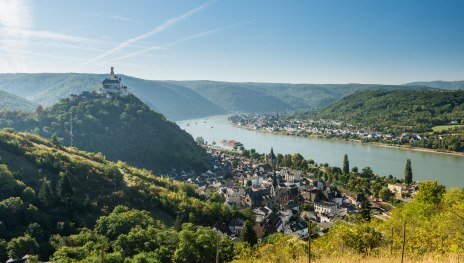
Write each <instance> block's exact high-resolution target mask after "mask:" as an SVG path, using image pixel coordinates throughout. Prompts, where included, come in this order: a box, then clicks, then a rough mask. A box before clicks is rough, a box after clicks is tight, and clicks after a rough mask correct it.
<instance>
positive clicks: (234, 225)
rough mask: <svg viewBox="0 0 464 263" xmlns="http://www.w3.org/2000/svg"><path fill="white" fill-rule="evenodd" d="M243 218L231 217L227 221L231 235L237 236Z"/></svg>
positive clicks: (241, 227) (240, 229)
mask: <svg viewBox="0 0 464 263" xmlns="http://www.w3.org/2000/svg"><path fill="white" fill-rule="evenodd" d="M244 222H245V221H244V220H243V218H232V220H230V222H229V231H230V233H231V234H232V235H235V236H239V235H240V233H241V232H242V229H243V224H244Z"/></svg>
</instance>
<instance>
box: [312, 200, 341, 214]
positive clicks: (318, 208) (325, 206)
mask: <svg viewBox="0 0 464 263" xmlns="http://www.w3.org/2000/svg"><path fill="white" fill-rule="evenodd" d="M314 211H315V212H316V213H321V214H322V213H330V214H335V213H336V212H337V204H335V203H332V202H316V203H314Z"/></svg>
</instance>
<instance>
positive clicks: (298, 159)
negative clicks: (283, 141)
mask: <svg viewBox="0 0 464 263" xmlns="http://www.w3.org/2000/svg"><path fill="white" fill-rule="evenodd" d="M303 160H304V157H303V156H302V155H301V154H300V153H294V154H292V157H291V161H292V168H295V169H300V168H301V163H302V161H303Z"/></svg>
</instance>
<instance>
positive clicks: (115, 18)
mask: <svg viewBox="0 0 464 263" xmlns="http://www.w3.org/2000/svg"><path fill="white" fill-rule="evenodd" d="M87 15H89V16H94V17H100V18H106V19H114V20H119V21H124V22H131V23H139V22H140V21H138V20H135V19H132V18H128V17H125V16H117V15H102V14H87Z"/></svg>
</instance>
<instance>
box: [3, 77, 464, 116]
mask: <svg viewBox="0 0 464 263" xmlns="http://www.w3.org/2000/svg"><path fill="white" fill-rule="evenodd" d="M106 76H107V75H106V74H78V73H37V74H25V73H18V74H0V90H3V91H6V92H9V93H12V94H14V95H17V96H20V97H22V98H26V99H28V100H30V101H32V102H33V103H35V104H40V105H43V106H49V105H52V104H54V103H56V102H58V101H59V100H60V99H61V98H66V97H69V96H70V95H71V94H79V93H80V92H82V91H88V90H94V89H97V88H98V87H99V86H100V85H101V81H102V80H103V79H104V78H105V77H106ZM122 78H123V81H124V83H125V84H126V85H127V86H128V89H129V92H131V93H133V94H135V95H136V96H137V97H139V98H140V99H141V100H142V101H144V102H145V103H147V104H148V105H149V106H150V107H151V108H152V109H153V110H155V111H158V112H160V113H162V114H164V115H165V116H166V117H167V118H168V119H170V120H181V119H191V118H199V117H205V116H209V115H218V114H224V113H227V112H278V111H279V112H281V111H288V110H310V109H320V108H323V107H325V106H327V105H329V104H330V103H332V102H334V101H336V100H339V99H341V98H343V97H345V96H347V95H350V94H352V93H353V92H356V91H362V90H377V89H381V90H411V89H416V90H417V89H430V88H442V89H461V88H463V84H462V83H464V82H463V81H454V82H423V83H422V82H418V83H408V84H405V85H376V84H287V83H249V82H246V83H238V82H221V81H206V80H198V81H156V80H144V79H139V78H134V77H130V76H124V75H122Z"/></svg>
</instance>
